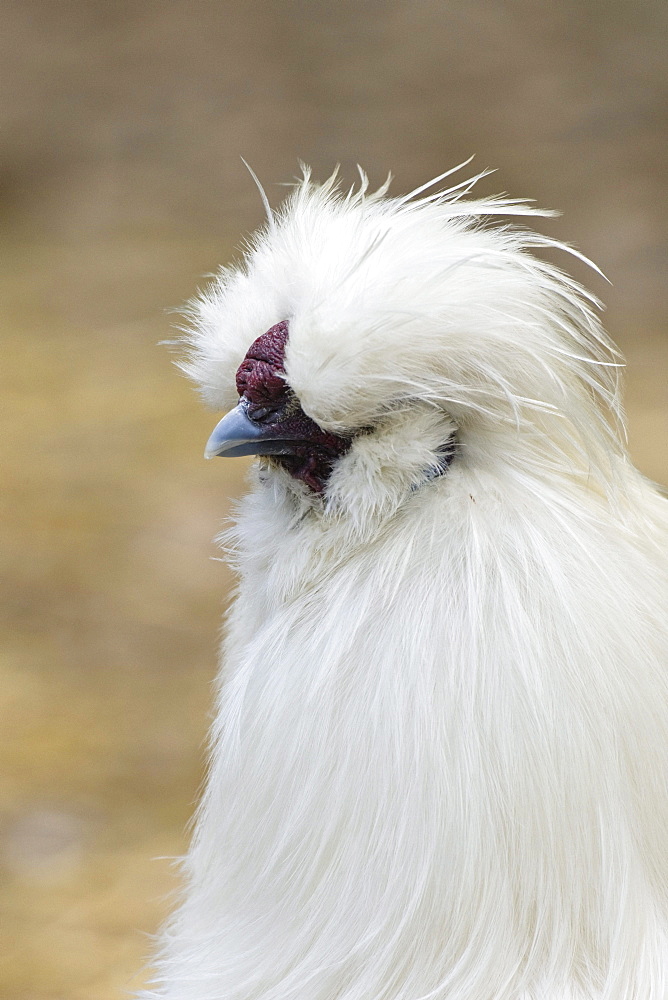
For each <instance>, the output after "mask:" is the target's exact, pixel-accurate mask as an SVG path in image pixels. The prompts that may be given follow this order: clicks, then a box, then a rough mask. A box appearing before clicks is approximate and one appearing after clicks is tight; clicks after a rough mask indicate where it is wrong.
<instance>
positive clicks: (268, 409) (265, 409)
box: [248, 406, 276, 420]
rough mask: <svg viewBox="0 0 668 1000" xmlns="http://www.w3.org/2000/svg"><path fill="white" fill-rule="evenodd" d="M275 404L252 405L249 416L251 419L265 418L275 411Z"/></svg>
mask: <svg viewBox="0 0 668 1000" xmlns="http://www.w3.org/2000/svg"><path fill="white" fill-rule="evenodd" d="M275 412H276V407H275V406H250V407H249V408H248V416H249V417H250V419H251V420H264V419H265V417H268V416H269V414H270V413H275Z"/></svg>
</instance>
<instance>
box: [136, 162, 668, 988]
mask: <svg viewBox="0 0 668 1000" xmlns="http://www.w3.org/2000/svg"><path fill="white" fill-rule="evenodd" d="M420 194H423V195H424V193H423V192H418V196H419V195H420ZM459 194H461V189H454V190H450V191H448V192H444V193H442V194H440V195H437V196H430V195H428V194H427V195H424V196H423V197H422V199H420V198H419V197H414V198H406V199H389V198H387V197H385V191H381V192H380V193H378V194H375V195H369V194H368V193H367V192H366V185H365V184H364V183H363V185H362V188H361V190H360V191H357V192H355V193H353V194H351V195H349V196H348V197H345V196H342V195H339V194H338V193H337V191H336V190H335V187H334V184H333V182H328V183H327V184H325V185H324V186H322V187H318V186H316V185H314V184H312V183H311V182H310V180H309V179H308V177H306V178H305V179H304V181H303V182H302V183H300V184H299V185H298V186H297V187H296V189H295V191H294V193H293V194H292V196H291V197H290V198H289V199H288V202H287V204H286V206H285V207H284V208H283V209H282V210H281V212H280V214H279V215H278V216H277V218H276V219H270V221H269V223H268V225H267V227H266V229H265V230H264V231H263V232H262V233H261V234H259V236H258V237H257V239H256V241H255V243H254V245H253V246H252V247H251V249H250V251H249V254H248V257H247V259H246V261H245V262H244V264H243V265H242V266H240V267H239V268H237V269H235V270H231V271H225V272H222V273H221V275H220V278H219V279H218V280H217V282H216V283H215V284H214V285H213V287H212V288H211V289H209V291H208V292H207V293H205V294H204V295H203V296H202V297H201V299H200V300H199V301H198V302H196V303H195V304H194V305H193V307H192V319H193V324H192V332H191V334H190V344H191V355H190V358H189V360H188V362H187V363H186V364H187V368H188V370H189V372H190V374H192V375H193V377H195V379H196V380H197V381H198V382H199V383H200V385H201V387H202V391H203V394H204V396H205V398H206V399H207V401H208V402H209V403H211V404H213V405H215V406H217V407H219V408H221V409H228V408H229V407H230V406H234V405H235V404H239V405H238V408H237V409H239V407H240V408H241V411H242V416H243V419H244V420H247V419H251V421H254V425H255V424H258V425H259V426H260V430H259V431H257V435H258V439H261V440H262V441H267V440H269V441H271V442H273V444H272V445H271V447H269V449H268V452H267V448H266V447H263V446H259V445H257V446H256V445H255V444H252V443H251V444H250V445H249V446H248V449H250V450H253V449H255V450H257V451H258V452H259V453H260V454H264V455H267V453H268V457H264V458H262V459H261V460H260V462H259V463H258V464H257V465H256V466H255V468H254V471H253V473H252V489H251V491H250V493H249V495H248V496H246V498H245V499H244V500H243V502H242V504H241V506H240V509H239V513H238V517H237V519H236V523H235V525H234V527H233V529H232V530H231V533H230V535H229V536H228V542H230V543H231V544H232V546H233V549H234V558H235V559H236V562H237V565H238V569H239V575H240V582H239V590H238V594H237V597H236V601H235V603H234V606H233V608H232V611H231V614H230V618H229V622H228V628H227V637H226V640H225V644H224V649H223V657H222V667H221V683H220V687H219V694H218V703H217V712H216V720H215V723H214V726H213V732H212V741H211V763H210V771H209V777H208V782H207V788H206V791H205V794H204V798H203V801H202V803H201V806H200V809H199V812H198V816H197V822H196V826H195V833H194V838H193V843H192V846H191V849H190V852H189V854H188V856H187V858H186V860H185V890H184V896H183V901H182V903H181V905H180V907H179V909H178V910H177V912H176V913H175V915H174V917H173V919H172V921H171V923H170V924H169V926H168V927H167V929H166V930H165V932H164V936H163V946H162V950H161V953H160V956H159V959H158V963H157V968H158V979H157V982H156V986H155V992H154V993H149V994H146V995H147V996H157V997H162V998H169V1000H426V998H429V1000H666V998H667V997H668V841H667V836H668V834H667V831H668V786H667V777H668V774H667V768H666V764H667V749H668V677H667V668H668V625H667V621H666V612H667V610H668V571H667V566H666V542H667V541H668V504H667V503H666V501H665V500H664V499H663V498H662V497H661V496H660V495H659V493H658V492H657V491H656V489H655V488H654V487H653V486H652V485H651V484H649V483H648V482H646V481H645V480H644V479H643V478H642V477H641V476H640V474H639V473H638V472H637V471H636V470H635V469H634V468H633V467H632V466H631V464H630V463H629V461H628V458H627V457H626V454H625V451H624V446H623V443H622V438H621V436H620V432H619V430H618V427H617V424H616V422H615V421H616V414H617V409H618V395H617V387H616V375H617V368H616V367H615V365H616V363H617V361H618V358H617V357H616V355H615V354H614V351H613V349H612V346H611V345H610V344H609V342H608V341H607V339H606V338H605V335H604V334H603V333H602V331H601V329H600V327H599V325H598V321H597V319H596V317H595V314H594V312H593V303H592V300H591V299H590V298H589V297H588V296H587V295H586V293H584V292H583V291H582V290H581V289H580V288H579V287H578V286H577V285H576V284H575V283H574V282H572V281H571V279H569V278H567V277H566V276H564V275H562V274H561V273H560V272H558V271H557V270H556V269H555V268H553V267H552V266H550V265H548V264H545V263H541V262H540V261H539V260H537V259H536V258H534V257H533V256H532V255H531V254H530V251H531V249H532V248H533V247H536V246H547V245H550V244H549V241H548V240H543V239H541V238H540V237H537V236H534V235H533V234H530V233H527V232H525V231H520V230H512V229H508V228H494V227H489V228H482V227H481V225H480V219H481V217H483V216H493V215H496V214H532V213H531V210H529V209H527V208H526V206H524V205H522V204H521V203H514V202H509V201H506V200H502V199H491V200H487V201H482V202H476V201H469V202H462V201H460V200H459ZM534 214H535V213H534ZM277 326H278V327H280V329H279V331H278V334H277V333H276V328H277ZM267 332H269V333H270V337H269V339H268V340H266V339H262V338H263V336H264V335H265V334H266V333H267ZM277 337H278V340H277ZM258 338H260V339H259V341H258ZM279 340H280V343H279ZM258 344H259V346H258ZM251 345H253V349H252V350H251V349H250V348H251ZM267 345H269V346H267ZM277 345H278V346H277ZM263 366H264V367H263ZM237 370H239V372H240V373H241V374H240V375H238V377H237V380H236V384H235V372H237ZM254 380H255V381H254ZM249 387H250V388H249ZM263 393H264V395H263ZM240 398H241V401H240V402H239V399H240ZM272 407H273V409H272ZM302 417H303V421H302ZM225 419H226V420H227V419H228V418H225ZM235 419H236V418H235ZM288 419H290V420H292V421H293V423H292V424H289V425H288V424H287V423H286V421H287V420H288ZM295 420H296V421H297V423H295V422H294V421H295ZM311 425H313V427H315V428H316V431H315V432H314V431H313V430H312V427H311ZM220 426H221V428H222V430H221V433H219V434H218V436H217V437H216V439H215V442H214V446H212V451H213V453H225V448H227V449H228V452H229V450H230V448H229V445H226V444H224V443H223V444H221V442H224V441H225V440H227V438H229V435H230V431H229V427H230V426H231V425H230V423H229V420H228V423H227V424H224V422H223V423H221V425H220ZM235 427H236V425H235ZM289 427H293V428H294V427H298V428H299V430H298V431H295V432H294V434H296V435H297V437H295V436H294V434H293V437H290V436H289V430H286V428H289ZM235 433H236V434H237V437H236V439H235V440H236V441H237V448H239V447H240V446H239V445H238V442H239V441H240V440H241V439H242V437H243V435H242V436H241V437H240V434H239V432H238V429H237V430H236V431H235ZM252 433H256V431H253V432H252ZM299 434H301V437H299ZM226 435H227V438H226ZM314 435H315V436H314ZM317 435H322V436H320V437H317ZM212 440H213V438H212ZM243 440H244V441H245V440H246V439H243ZM249 440H250V439H249ZM286 441H288V444H287V445H286V444H285V442H286ZM296 441H298V444H295V442H296ZM333 441H334V442H343V443H341V444H335V443H334V444H333V443H332V442H333ZM276 442H279V444H276ZM290 442H292V443H290ZM309 442H311V451H310V452H309V447H308V445H309ZM314 442H315V443H314ZM272 448H273V450H272ZM248 449H247V450H248ZM281 449H283V450H281ZM286 449H287V450H286ZM314 455H315V456H316V457H315V458H314V457H313V456H314ZM316 459H317V461H316ZM305 463H310V464H308V465H307V464H305Z"/></svg>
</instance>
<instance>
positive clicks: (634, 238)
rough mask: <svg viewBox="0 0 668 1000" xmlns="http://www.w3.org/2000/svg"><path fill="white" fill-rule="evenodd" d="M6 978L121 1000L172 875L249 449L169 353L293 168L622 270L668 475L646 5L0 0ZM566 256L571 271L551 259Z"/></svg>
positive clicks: (652, 35) (609, 296) (656, 452)
mask: <svg viewBox="0 0 668 1000" xmlns="http://www.w3.org/2000/svg"><path fill="white" fill-rule="evenodd" d="M0 14H1V21H2V23H1V26H0V83H1V97H0V245H1V254H0V282H1V285H2V295H1V297H0V314H1V323H2V326H1V329H2V338H3V354H2V357H3V364H2V372H1V377H2V379H3V382H4V389H3V404H4V405H3V407H2V419H3V421H4V427H3V430H2V433H1V434H0V448H1V449H2V469H3V476H4V479H3V489H2V494H1V498H2V499H1V502H2V506H3V508H4V509H5V515H6V516H5V517H4V519H3V524H2V529H1V530H2V543H3V545H2V555H1V562H0V572H1V575H2V584H3V591H4V593H3V598H4V599H3V614H4V625H5V628H4V644H3V653H2V660H1V661H0V704H1V705H2V716H3V718H2V730H1V731H2V755H3V756H2V765H1V769H0V821H1V826H0V865H1V871H2V879H3V888H2V896H1V904H0V905H1V910H2V933H3V943H2V947H1V949H0V951H1V955H0V996H2V997H3V998H8V1000H19V998H21V1000H56V998H57V1000H70V998H72V1000H80V998H81V1000H84V998H86V1000H87V998H93V997H94V998H96V1000H107V998H117V997H122V996H123V995H125V994H126V992H127V991H128V990H131V989H133V988H135V987H138V986H139V985H140V984H141V981H142V977H141V971H140V970H141V966H142V962H143V959H144V957H145V955H146V954H147V952H148V951H149V950H150V942H149V940H148V937H147V934H148V933H151V932H153V931H155V929H156V927H157V926H158V923H159V921H160V919H161V918H162V916H163V915H164V913H165V912H166V910H167V908H168V900H167V896H168V894H169V893H170V892H171V891H173V889H174V887H175V884H176V880H175V878H174V875H173V872H172V869H171V866H170V862H169V861H168V860H165V859H166V858H169V857H170V856H174V855H176V854H178V853H179V852H180V851H182V850H183V848H184V845H185V834H184V830H185V825H186V822H187V820H188V817H189V815H190V813H191V809H192V803H193V801H194V800H195V798H196V794H197V788H198V784H199V782H200V780H201V758H202V753H201V744H202V739H203V737H204V735H205V731H206V726H207V719H208V710H209V697H210V681H211V679H212V677H213V674H214V671H215V665H216V646H217V632H218V622H219V618H220V614H221V610H222V608H223V606H224V602H225V599H226V593H227V591H228V588H229V585H230V577H229V575H228V573H227V570H226V569H225V567H224V566H223V565H222V564H221V563H219V562H215V561H213V560H212V559H211V556H213V555H215V554H216V550H215V548H214V546H213V544H212V542H211V539H212V537H213V536H214V534H215V533H216V531H217V530H218V528H219V526H220V523H221V520H222V518H223V517H224V516H225V514H226V513H227V511H228V510H229V497H230V496H232V495H234V494H237V493H238V492H239V491H240V490H241V489H242V478H243V463H242V462H230V463H229V464H228V463H225V462H220V463H218V462H213V463H204V462H203V461H202V449H203V446H204V442H205V440H206V437H207V435H208V432H209V429H210V427H211V426H212V423H213V420H214V419H215V418H214V417H213V416H212V415H211V414H206V413H205V412H204V411H203V410H202V409H201V407H200V406H199V404H198V401H197V398H196V396H195V394H194V393H193V392H192V390H191V389H190V388H189V386H188V385H187V384H186V383H185V382H184V380H183V379H182V378H181V377H180V376H179V374H178V373H177V372H176V370H175V369H173V367H172V366H171V359H170V356H169V354H168V352H167V351H166V350H165V349H164V348H160V347H158V346H156V345H157V342H158V341H160V340H163V339H165V338H169V337H170V336H171V335H172V334H171V330H170V324H171V323H172V318H171V317H170V316H169V314H168V313H167V311H166V310H167V309H168V308H169V307H173V306H178V305H180V304H181V303H182V302H183V301H184V300H185V299H186V298H188V297H189V296H190V295H192V294H193V293H194V291H195V289H196V287H197V286H198V283H199V282H201V280H202V276H203V275H204V274H206V273H207V272H210V271H212V270H213V269H214V268H215V267H216V266H217V265H218V264H219V263H222V262H225V261H227V260H229V258H230V256H231V255H232V254H233V253H234V252H235V247H237V246H238V245H239V242H240V238H241V236H242V234H243V233H245V232H247V231H248V230H249V229H252V228H253V227H255V226H256V225H257V224H258V223H259V222H260V221H261V217H262V211H261V207H260V204H259V199H258V197H257V193H256V191H255V189H254V187H253V185H252V183H251V182H250V179H249V177H248V175H247V174H246V172H245V170H244V168H243V166H242V164H241V162H240V160H239V155H240V154H242V155H243V156H244V157H246V158H247V159H248V160H249V161H250V162H251V164H252V165H253V167H254V168H255V170H256V171H257V173H258V174H259V175H260V177H261V178H262V180H263V181H264V182H265V183H266V186H267V189H268V192H269V196H270V198H271V199H272V200H273V201H274V202H275V201H277V200H278V199H279V198H280V197H281V194H282V189H281V188H279V187H276V186H275V184H274V182H278V181H286V180H290V178H291V177H292V176H293V175H294V174H295V173H296V171H297V160H298V159H299V158H301V159H304V160H306V161H307V162H310V163H311V164H312V165H313V166H314V168H315V171H316V174H318V175H320V176H324V175H327V174H329V173H330V172H331V170H332V168H333V166H334V165H335V163H336V162H339V161H340V162H341V164H342V166H343V171H344V175H345V176H346V177H348V178H352V176H353V173H354V167H355V164H356V163H357V162H360V163H361V164H362V165H363V166H364V167H365V168H366V169H367V170H368V172H369V173H370V175H371V179H372V181H374V182H380V181H381V180H382V179H383V178H384V177H385V174H386V173H387V171H388V169H390V168H391V169H392V171H393V172H394V174H395V178H396V179H395V182H394V184H393V188H392V190H393V191H394V192H397V193H399V192H402V191H405V190H407V189H408V188H409V187H411V186H414V185H416V184H418V183H420V182H422V181H424V180H426V179H427V178H429V177H430V176H433V175H435V174H437V173H439V172H440V171H442V170H444V169H445V168H446V167H448V166H451V165H453V164H454V163H457V162H459V161H460V160H463V159H464V158H466V157H467V156H468V155H469V154H471V153H476V154H477V158H476V161H475V166H477V167H485V166H495V167H498V168H499V172H498V174H497V175H495V176H494V177H493V178H490V179H488V180H487V181H485V182H484V183H483V185H482V190H483V191H485V192H488V193H490V192H492V191H499V190H506V191H509V192H510V193H512V194H514V195H518V196H531V197H534V198H536V199H537V200H538V201H539V203H540V204H541V205H544V206H548V207H554V208H559V209H562V210H563V212H564V218H563V219H559V220H554V221H546V222H544V223H543V222H541V223H540V228H541V229H543V231H547V232H549V233H550V234H551V235H553V236H556V237H559V238H562V239H566V240H569V241H571V242H574V243H575V244H576V245H578V246H579V247H580V248H581V249H583V250H584V251H585V252H586V253H587V254H589V255H590V256H591V257H593V258H594V259H595V260H596V261H597V262H598V263H599V264H600V265H601V267H602V268H603V270H604V271H605V272H606V273H607V274H608V275H609V276H610V278H611V280H612V281H613V287H612V288H610V287H608V286H606V285H605V284H604V282H603V281H602V280H600V279H599V278H597V277H596V275H594V274H591V273H590V274H589V275H585V273H584V271H583V270H582V269H580V268H574V267H571V269H572V270H573V271H575V273H577V275H578V277H580V278H584V279H585V280H586V281H587V283H588V284H589V285H590V286H591V287H593V289H594V290H595V291H596V292H597V293H598V294H600V295H601V296H602V297H604V298H605V300H606V302H607V304H608V312H607V325H608V328H609V330H610V332H611V333H612V334H613V336H614V337H615V338H616V339H617V340H618V342H619V343H620V344H621V346H622V348H623V349H624V350H625V352H626V354H627V357H628V360H629V373H628V397H627V398H628V410H629V417H630V431H631V449H632V452H633V455H634V457H635V459H636V461H637V463H638V464H639V465H640V467H641V468H642V469H643V470H644V471H645V472H646V473H647V474H648V475H650V476H652V477H654V478H656V479H659V480H661V479H662V480H663V481H666V480H668V456H667V454H666V443H667V442H668V388H667V384H668V383H667V379H666V374H667V371H668V336H667V324H666V304H667V303H666V299H667V291H666V256H667V255H666V232H667V228H668V227H667V225H666V223H667V219H666V205H667V199H666V187H667V176H666V150H667V149H668V136H667V134H666V133H667V131H668V129H667V119H666V112H667V103H666V83H667V61H666V44H667V41H668V31H667V28H668V5H666V3H665V0H646V2H643V3H638V2H637V0H629V2H625V0H608V2H607V3H602V2H600V0H559V2H554V3H550V2H547V0H544V2H543V0H507V2H502V0H451V2H446V0H413V2H403V0H387V2H385V0H338V2H336V3H325V2H322V0H292V2H290V0H269V2H260V0H245V2H236V0H233V2H223V0H219V2H197V0H191V2H186V0H171V2H168V0H164V2H161V3H159V2H152V0H15V2H14V0H2V2H1V3H0ZM563 263H564V264H565V265H566V266H570V265H569V264H568V262H567V261H564V262H563Z"/></svg>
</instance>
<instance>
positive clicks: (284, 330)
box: [237, 320, 288, 406]
mask: <svg viewBox="0 0 668 1000" xmlns="http://www.w3.org/2000/svg"><path fill="white" fill-rule="evenodd" d="M287 342H288V324H287V322H286V320H283V321H282V322H281V323H276V325H275V326H272V327H271V328H270V329H269V330H267V332H266V333H263V334H262V335H261V336H260V337H258V338H257V340H254V341H253V343H252V344H251V345H250V347H249V348H248V351H247V352H246V357H245V358H244V360H243V361H242V362H241V364H240V365H239V368H238V369H237V392H238V393H239V395H240V396H245V397H246V398H247V399H248V400H250V402H251V403H258V404H259V405H260V406H266V405H268V404H271V403H275V402H276V401H277V400H278V399H280V397H281V396H283V395H285V393H286V392H287V391H288V387H287V385H286V382H285V379H284V378H282V375H283V374H284V372H285V367H284V366H285V345H286V344H287Z"/></svg>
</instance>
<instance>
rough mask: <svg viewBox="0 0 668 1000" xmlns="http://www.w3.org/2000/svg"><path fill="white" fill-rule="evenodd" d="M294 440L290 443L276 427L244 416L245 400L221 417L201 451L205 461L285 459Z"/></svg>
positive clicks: (246, 407) (246, 408) (245, 414)
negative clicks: (258, 457)
mask: <svg viewBox="0 0 668 1000" xmlns="http://www.w3.org/2000/svg"><path fill="white" fill-rule="evenodd" d="M293 447H294V438H293V439H292V440H290V439H289V438H287V437H286V435H285V432H282V431H281V427H280V423H279V424H276V423H274V424H273V425H272V424H271V423H267V422H266V421H259V420H253V419H252V418H251V417H249V415H248V400H247V399H244V398H242V399H241V401H240V402H239V404H238V406H235V408H234V409H233V410H230V412H229V413H227V414H225V416H224V417H223V419H222V420H221V421H220V422H219V423H218V424H216V426H215V427H214V429H213V433H212V435H211V437H210V438H209V440H208V441H207V443H206V448H205V449H204V457H205V458H215V456H216V455H221V456H222V457H223V458H237V457H239V456H241V455H287V454H290V453H291V452H292V449H293Z"/></svg>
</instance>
